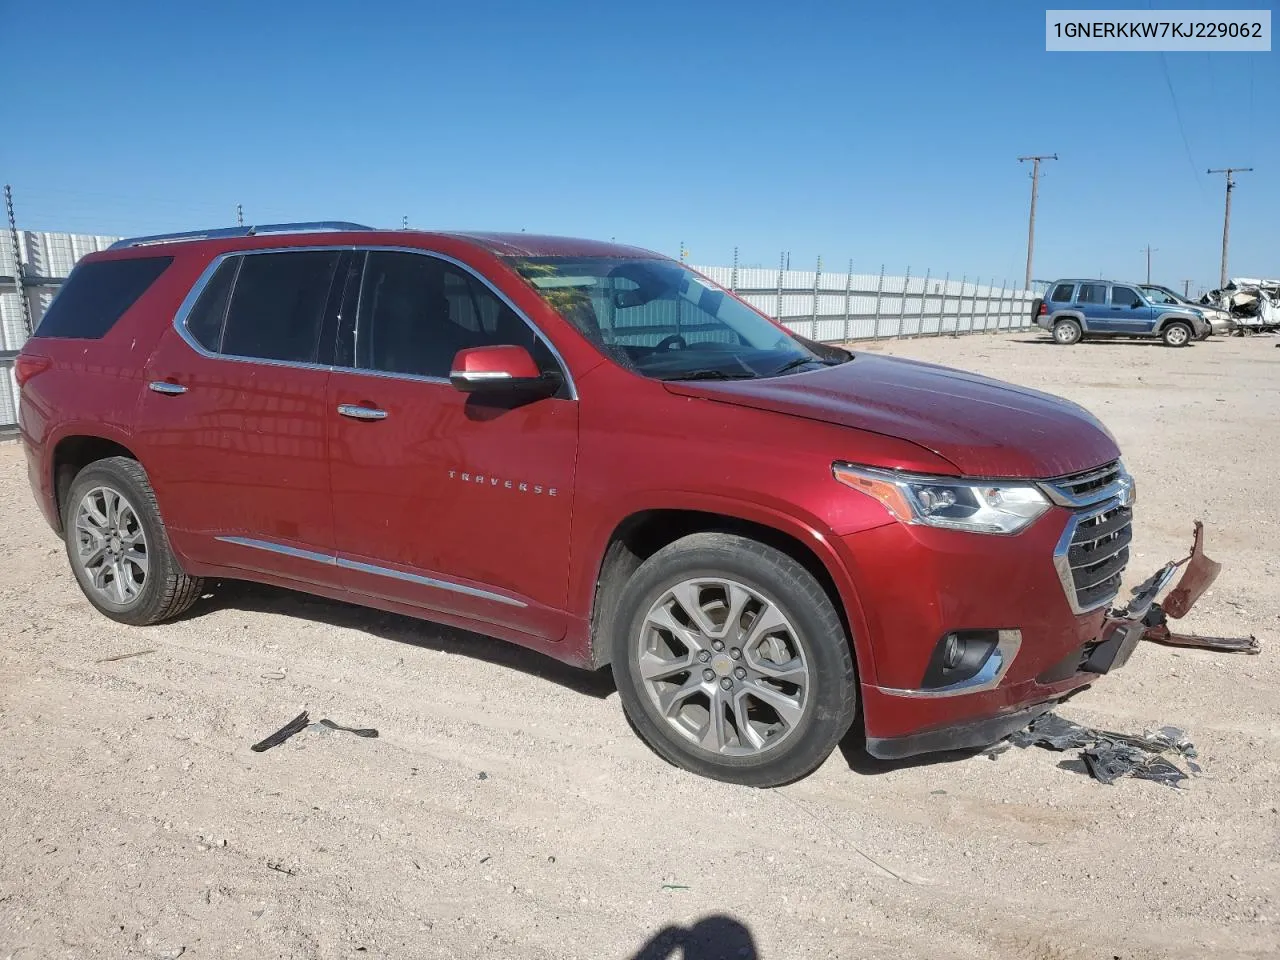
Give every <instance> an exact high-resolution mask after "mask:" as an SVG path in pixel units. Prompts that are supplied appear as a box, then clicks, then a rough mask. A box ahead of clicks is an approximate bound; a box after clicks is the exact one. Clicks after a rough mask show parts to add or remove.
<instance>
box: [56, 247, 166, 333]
mask: <svg viewBox="0 0 1280 960" xmlns="http://www.w3.org/2000/svg"><path fill="white" fill-rule="evenodd" d="M171 263H173V257H130V258H129V259H127V260H99V261H96V262H94V263H82V264H80V265H79V266H77V267H76V268H75V269H73V270H72V271H71V276H69V277H67V282H66V283H65V284H63V286H62V289H61V290H60V291H59V292H58V295H57V296H56V297H54V298H53V303H51V304H49V309H48V311H47V312H46V313H45V315H44V317H43V318H42V319H41V320H40V326H39V327H37V328H36V334H35V335H36V336H37V337H74V338H77V339H86V340H97V339H100V338H101V337H102V336H104V335H105V334H106V332H107V331H108V330H110V329H111V328H112V327H113V326H115V323H116V321H117V320H119V319H120V318H121V317H122V316H123V315H124V312H125V311H126V310H128V309H129V308H130V307H131V306H133V305H134V303H135V302H137V300H138V298H139V297H141V296H142V295H143V294H144V293H146V292H147V288H148V287H150V286H151V284H153V283H155V282H156V279H157V278H158V277H159V276H160V274H162V273H164V271H165V270H166V269H167V268H168V266H169V264H171Z"/></svg>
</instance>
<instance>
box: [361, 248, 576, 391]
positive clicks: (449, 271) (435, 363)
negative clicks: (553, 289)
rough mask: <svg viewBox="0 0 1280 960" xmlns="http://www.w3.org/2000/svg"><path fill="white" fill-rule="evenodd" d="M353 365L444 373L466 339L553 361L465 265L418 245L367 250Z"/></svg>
mask: <svg viewBox="0 0 1280 960" xmlns="http://www.w3.org/2000/svg"><path fill="white" fill-rule="evenodd" d="M356 329H357V334H356V366H357V367H358V368H360V369H363V370H377V371H380V372H383V373H401V374H408V375H411V376H419V377H432V378H438V379H447V378H448V376H449V370H450V368H451V367H452V365H453V358H454V357H455V356H456V355H457V353H458V351H459V350H465V349H467V348H469V347H486V346H497V345H506V344H510V345H515V346H520V347H524V348H525V349H526V350H528V351H529V353H530V354H531V355H532V356H533V359H534V361H535V362H536V363H537V364H538V367H539V369H541V370H544V371H548V370H556V369H558V365H557V363H556V360H555V357H554V356H553V355H552V353H551V350H550V348H549V347H547V345H546V344H545V343H544V342H543V341H542V339H541V338H540V337H539V336H538V335H537V334H536V333H534V331H533V330H532V329H531V328H530V327H529V325H528V324H527V323H525V322H524V321H523V320H522V319H521V318H520V317H519V316H518V315H517V314H516V312H515V311H514V310H512V309H511V308H510V307H509V306H507V304H506V303H504V302H503V301H502V300H501V299H500V298H499V297H497V296H496V295H495V294H494V293H493V291H492V290H490V289H489V288H488V287H487V286H485V285H484V284H483V283H481V282H480V281H479V280H477V279H476V278H475V277H473V276H472V275H471V274H470V273H468V272H467V271H466V270H464V269H462V268H461V267H458V266H456V265H454V264H452V263H450V262H448V261H447V260H441V259H439V258H438V257H432V256H427V255H424V254H418V253H402V252H393V251H383V250H374V251H371V252H370V253H369V256H368V260H367V263H366V266H365V271H364V284H363V287H362V289H361V295H360V315H359V317H358V318H357V320H356Z"/></svg>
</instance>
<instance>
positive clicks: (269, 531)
mask: <svg viewBox="0 0 1280 960" xmlns="http://www.w3.org/2000/svg"><path fill="white" fill-rule="evenodd" d="M351 261H352V254H351V253H350V252H346V253H344V252H342V251H338V250H305V249H304V250H289V251H280V252H264V253H257V252H252V251H251V252H246V253H242V254H231V255H225V256H223V257H221V258H219V259H218V260H216V261H215V262H214V263H213V264H212V265H211V266H210V269H209V270H208V271H206V273H205V275H204V282H203V283H202V284H198V285H197V289H196V291H193V295H192V296H191V297H189V298H188V301H187V303H185V304H184V305H183V309H182V310H181V311H180V312H179V315H178V317H177V320H176V322H175V324H174V325H173V326H172V327H171V328H169V329H168V330H167V331H166V332H165V335H164V337H163V338H162V339H161V341H160V343H159V345H158V347H157V349H156V350H155V351H154V353H153V354H152V357H151V360H150V363H149V366H148V372H147V380H148V389H146V390H144V391H143V399H142V401H141V410H140V416H139V423H140V437H141V440H140V445H141V446H142V447H143V456H144V461H145V462H146V463H147V465H148V469H149V471H150V472H151V474H152V479H153V483H154V485H155V488H156V494H157V497H158V498H159V500H160V505H161V509H162V511H163V514H164V517H165V521H166V526H167V527H168V529H169V531H170V536H171V538H172V539H173V541H174V545H175V546H176V547H177V548H178V549H179V551H180V552H182V553H183V554H184V555H186V556H188V557H190V558H191V559H193V560H196V561H198V562H202V563H210V564H218V565H223V566H230V567H239V568H244V569H250V570H258V571H265V572H268V573H274V574H279V575H282V576H286V577H289V578H290V579H294V580H299V581H303V582H308V583H334V582H336V579H337V577H336V573H335V570H334V565H333V558H332V553H333V515H332V512H331V511H332V506H331V502H330V491H329V471H328V450H327V447H328V438H327V436H326V434H325V424H326V419H327V418H326V413H327V410H328V406H327V390H328V383H329V364H330V363H331V362H332V350H333V340H334V335H335V331H336V327H337V318H336V304H337V303H338V302H339V301H340V299H341V293H342V290H343V287H344V285H345V284H346V282H347V273H348V267H349V264H350V263H351Z"/></svg>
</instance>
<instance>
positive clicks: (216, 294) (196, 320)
mask: <svg viewBox="0 0 1280 960" xmlns="http://www.w3.org/2000/svg"><path fill="white" fill-rule="evenodd" d="M239 265H240V258H239V257H228V258H227V259H226V260H223V261H222V264H221V265H220V266H219V267H218V269H217V270H216V271H214V274H213V276H212V277H210V278H209V282H208V284H206V285H205V288H204V292H203V293H201V294H200V299H199V300H197V301H196V305H195V306H194V307H193V308H192V309H191V313H190V314H189V315H188V316H187V332H188V333H190V334H191V336H192V337H194V338H195V340H196V342H197V343H198V344H200V346H202V347H204V348H205V349H206V350H208V351H210V352H211V353H217V352H218V344H219V341H221V340H222V322H223V321H224V320H226V318H227V301H228V300H230V299H231V284H232V283H233V282H234V281H235V278H236V268H237V267H239Z"/></svg>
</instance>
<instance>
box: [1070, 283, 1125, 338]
mask: <svg viewBox="0 0 1280 960" xmlns="http://www.w3.org/2000/svg"><path fill="white" fill-rule="evenodd" d="M1076 308H1077V309H1078V310H1079V311H1080V312H1081V313H1083V314H1084V320H1085V327H1086V328H1087V329H1089V330H1092V331H1095V332H1099V333H1113V332H1115V329H1116V328H1115V324H1114V323H1113V322H1112V319H1111V312H1110V305H1109V304H1108V303H1107V285H1106V284H1105V283H1082V284H1080V288H1079V289H1078V290H1077V291H1076Z"/></svg>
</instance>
